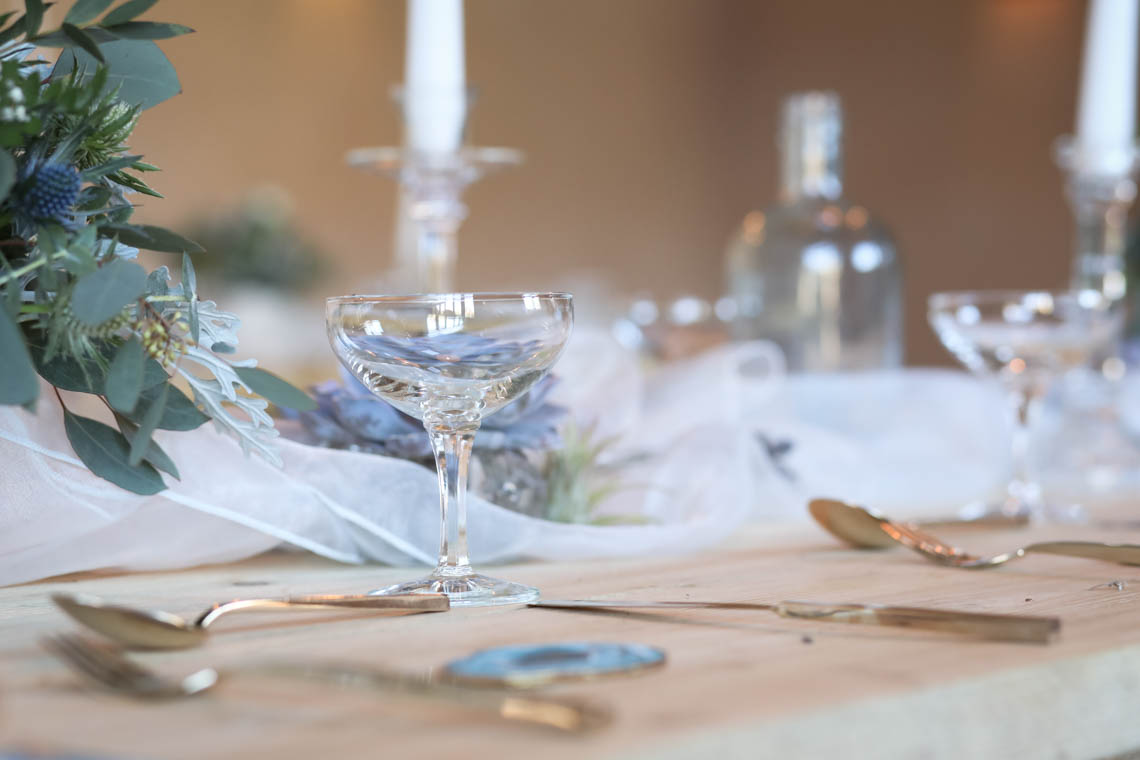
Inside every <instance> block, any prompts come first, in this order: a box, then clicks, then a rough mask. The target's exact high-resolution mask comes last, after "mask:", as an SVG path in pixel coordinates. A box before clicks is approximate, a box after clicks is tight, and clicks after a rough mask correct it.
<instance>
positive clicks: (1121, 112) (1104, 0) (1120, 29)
mask: <svg viewBox="0 0 1140 760" xmlns="http://www.w3.org/2000/svg"><path fill="white" fill-rule="evenodd" d="M1137 3H1138V0H1090V2H1089V14H1088V25H1087V27H1086V29H1085V48H1084V61H1083V65H1082V68H1081V92H1080V105H1079V107H1078V110H1077V144H1078V146H1079V151H1080V156H1081V163H1082V164H1083V165H1082V167H1081V169H1082V170H1084V171H1088V172H1091V173H1111V174H1116V173H1121V172H1127V171H1129V170H1130V168H1131V156H1127V152H1128V148H1130V147H1131V146H1132V143H1133V140H1134V139H1135V134H1136V34H1137ZM1122 156H1126V158H1122ZM1122 164H1123V165H1122Z"/></svg>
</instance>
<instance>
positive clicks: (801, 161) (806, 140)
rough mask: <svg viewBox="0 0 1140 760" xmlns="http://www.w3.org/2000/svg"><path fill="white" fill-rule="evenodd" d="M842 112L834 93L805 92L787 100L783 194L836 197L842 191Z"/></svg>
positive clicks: (790, 198) (787, 198) (786, 197)
mask: <svg viewBox="0 0 1140 760" xmlns="http://www.w3.org/2000/svg"><path fill="white" fill-rule="evenodd" d="M842 137H843V116H842V112H841V111H840V106H839V98H838V96H836V95H834V94H832V93H815V92H813V93H802V94H798V95H793V96H791V97H789V98H788V99H787V100H786V101H785V103H784V118H783V129H782V132H781V135H780V153H781V157H782V167H781V175H782V181H781V188H780V197H781V200H783V201H784V202H785V203H796V202H798V201H801V200H804V199H821V200H837V199H838V198H839V197H840V196H842V194H843V150H842Z"/></svg>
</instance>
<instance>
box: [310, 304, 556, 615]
mask: <svg viewBox="0 0 1140 760" xmlns="http://www.w3.org/2000/svg"><path fill="white" fill-rule="evenodd" d="M325 317H326V318H325V322H326V326H327V328H328V335H329V342H330V343H331V344H332V348H333V351H334V353H336V356H337V358H338V359H339V360H340V361H341V363H342V364H343V365H344V366H345V367H347V368H348V370H349V371H350V372H352V374H353V375H354V376H355V377H356V378H357V379H358V380H360V382H361V383H363V384H364V386H365V387H366V388H368V389H369V390H370V391H371V392H372V393H374V394H376V395H377V396H379V397H380V398H382V399H384V400H385V401H387V402H388V403H389V404H391V405H392V406H394V407H396V408H397V409H399V410H400V411H402V412H405V413H407V414H410V415H411V416H413V417H415V418H417V419H420V420H422V421H423V423H424V428H425V429H426V430H427V432H428V435H429V436H430V437H431V445H432V449H433V451H434V452H435V463H436V470H437V472H438V475H439V504H440V518H441V530H440V548H439V564H438V565H437V566H436V569H435V572H433V573H432V574H431V575H429V576H428V577H426V578H423V579H421V580H416V581H410V582H408V583H400V584H397V585H395V586H390V587H388V588H385V589H380V590H378V591H374V592H372V593H375V594H409V593H443V594H447V595H448V597H449V598H450V600H451V603H452V604H453V605H487V604H518V603H524V602H529V601H533V600H535V599H537V598H538V589H535V588H531V587H530V586H524V585H522V584H520V583H511V582H509V581H502V580H498V579H495V578H490V577H488V576H485V575H481V574H479V573H476V572H475V571H474V570H473V569H472V568H471V563H470V561H469V560H468V557H467V463H468V459H469V456H470V454H471V444H472V441H473V440H474V438H475V432H476V431H477V430H478V429H479V424H480V422H481V421H482V419H483V418H484V417H486V416H487V415H489V414H493V413H494V412H496V411H498V410H499V409H501V408H502V407H504V406H506V405H507V404H508V403H509V402H511V401H513V400H514V399H516V398H518V397H519V396H521V395H522V394H524V393H526V392H527V389H529V388H530V387H531V386H532V385H534V383H535V382H537V381H538V380H539V379H540V378H541V377H542V376H543V375H545V374H546V372H547V371H548V370H549V369H550V367H551V366H552V365H553V364H554V362H555V361H556V360H557V359H558V356H559V354H561V353H562V348H563V347H564V346H565V345H566V341H567V339H568V338H569V337H570V329H571V327H572V325H573V322H574V307H573V303H572V299H571V296H570V295H569V294H566V293H452V294H440V295H412V296H341V297H339V298H330V299H328V302H327V307H326V312H325Z"/></svg>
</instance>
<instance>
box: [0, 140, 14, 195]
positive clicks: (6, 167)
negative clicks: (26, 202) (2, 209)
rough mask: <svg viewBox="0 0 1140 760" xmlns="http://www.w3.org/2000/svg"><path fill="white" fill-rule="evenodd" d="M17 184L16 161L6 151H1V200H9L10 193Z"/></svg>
mask: <svg viewBox="0 0 1140 760" xmlns="http://www.w3.org/2000/svg"><path fill="white" fill-rule="evenodd" d="M14 184H16V159H14V158H12V154H11V153H9V152H8V151H6V150H0V198H7V197H8V191H9V190H11V189H12V185H14Z"/></svg>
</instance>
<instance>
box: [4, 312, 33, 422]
mask: <svg viewBox="0 0 1140 760" xmlns="http://www.w3.org/2000/svg"><path fill="white" fill-rule="evenodd" d="M0 362H3V364H4V371H3V372H0V404H28V403H30V402H32V401H35V400H36V396H37V395H39V392H40V381H39V379H38V378H37V377H36V368H35V366H34V365H33V364H32V357H31V354H29V353H28V347H27V346H26V345H25V344H24V334H23V333H22V332H20V328H19V327H18V326H17V325H16V322H15V321H14V320H13V319H12V317H11V315H10V314H8V310H7V309H3V308H0Z"/></svg>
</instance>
